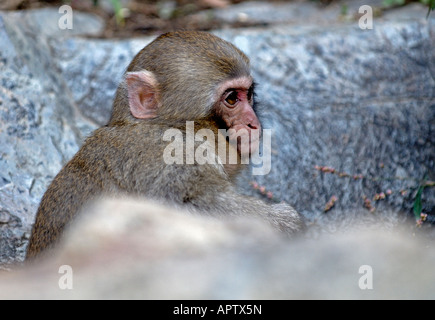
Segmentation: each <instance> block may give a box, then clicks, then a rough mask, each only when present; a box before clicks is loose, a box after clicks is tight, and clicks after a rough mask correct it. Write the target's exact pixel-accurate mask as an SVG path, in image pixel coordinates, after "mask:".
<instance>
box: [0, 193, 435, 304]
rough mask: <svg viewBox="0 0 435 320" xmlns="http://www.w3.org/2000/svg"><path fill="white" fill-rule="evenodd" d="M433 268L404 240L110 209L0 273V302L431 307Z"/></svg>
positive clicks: (429, 254) (112, 205)
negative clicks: (306, 233) (349, 302)
mask: <svg viewBox="0 0 435 320" xmlns="http://www.w3.org/2000/svg"><path fill="white" fill-rule="evenodd" d="M434 264H435V252H434V251H433V250H430V251H428V250H427V243H426V242H424V241H421V239H417V238H416V237H413V236H412V234H411V233H410V232H409V230H402V231H400V230H395V232H386V231H385V230H379V229H373V228H370V227H368V228H366V230H364V231H361V230H360V231H352V232H348V233H341V232H339V233H337V234H335V235H330V236H326V235H323V236H322V237H321V238H320V239H317V240H313V239H304V238H300V239H293V240H289V239H284V238H281V237H279V236H278V235H277V234H276V233H275V231H274V230H272V229H271V228H269V227H268V226H266V225H265V224H264V223H263V222H262V221H256V220H253V219H240V220H232V221H231V220H217V219H213V218H211V217H205V216H192V215H190V214H188V213H184V212H180V211H175V210H171V209H168V208H165V207H163V206H160V205H157V204H153V203H147V202H136V201H132V200H118V201H113V200H111V201H105V202H102V203H99V204H98V205H97V206H95V207H94V208H93V209H90V210H87V212H86V215H83V216H82V219H79V220H78V221H77V223H76V225H75V226H74V228H72V229H70V230H69V232H67V234H66V238H65V241H64V242H63V243H62V245H61V246H60V247H59V248H58V250H56V252H55V253H54V255H53V256H52V257H50V258H49V259H47V260H45V261H42V262H39V263H36V264H35V265H30V266H28V267H27V268H24V269H22V270H15V271H12V272H4V273H3V274H1V273H0V299H23V298H24V299H433V298H435V273H434V272H433V266H434ZM62 266H63V267H62ZM64 266H67V267H64ZM367 266H369V268H371V269H370V270H371V271H367V269H364V268H368V267H367ZM361 267H362V268H363V269H361V270H360V268H361ZM64 268H68V269H64ZM65 270H68V271H67V273H66V271H65ZM71 272H72V273H71ZM369 272H370V274H372V275H373V276H372V278H367V277H370V274H369ZM67 275H68V276H69V275H72V276H71V278H69V280H68V281H69V282H68V281H67V280H66V278H65V277H66V276H67ZM66 284H70V285H72V289H62V288H65V285H66ZM360 284H361V286H362V288H365V287H364V286H365V285H369V286H370V287H371V288H372V289H361V287H360ZM160 311H161V312H164V311H163V310H160Z"/></svg>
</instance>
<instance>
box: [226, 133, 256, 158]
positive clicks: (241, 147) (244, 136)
mask: <svg viewBox="0 0 435 320" xmlns="http://www.w3.org/2000/svg"><path fill="white" fill-rule="evenodd" d="M260 136H261V132H260V130H259V129H246V128H241V129H239V130H236V129H231V130H229V135H228V139H229V142H230V143H231V144H237V151H238V152H239V154H240V155H241V156H242V157H246V156H249V155H251V154H252V153H254V152H256V151H257V150H258V149H259V147H260Z"/></svg>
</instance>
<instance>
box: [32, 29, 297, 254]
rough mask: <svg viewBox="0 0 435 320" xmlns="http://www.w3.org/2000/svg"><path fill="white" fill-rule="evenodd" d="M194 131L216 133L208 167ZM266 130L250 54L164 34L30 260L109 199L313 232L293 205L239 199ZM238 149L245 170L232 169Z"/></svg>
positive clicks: (132, 68) (64, 186)
mask: <svg viewBox="0 0 435 320" xmlns="http://www.w3.org/2000/svg"><path fill="white" fill-rule="evenodd" d="M189 126H190V127H191V128H192V129H193V130H194V133H195V135H197V134H202V136H207V138H208V137H209V136H210V134H208V133H210V132H212V133H214V141H208V140H209V139H207V143H208V146H209V147H210V148H206V150H204V153H205V154H207V157H206V160H207V161H198V159H195V157H194V154H195V153H196V151H197V148H199V147H204V141H196V139H194V140H193V141H191V142H189V139H188V137H187V135H188V132H187V131H188V130H187V128H189ZM201 130H202V131H201ZM204 130H206V131H204ZM222 130H225V132H226V136H225V139H224V140H223V141H224V142H225V144H224V147H225V149H226V152H225V153H223V154H222V152H221V149H222V144H221V143H218V141H222V139H219V137H222V135H223V133H222ZM260 130H261V124H260V121H259V119H258V117H257V114H256V112H255V108H254V81H253V78H252V76H251V74H250V66H249V59H248V58H247V57H246V55H245V54H243V53H242V52H241V51H240V50H239V49H238V48H236V47H235V46H234V45H232V44H231V43H229V42H227V41H224V40H222V39H220V38H218V37H217V36H214V35H212V34H209V33H205V32H191V31H185V32H172V33H166V34H163V35H161V36H160V37H158V38H157V39H155V40H154V41H153V42H151V43H150V44H149V45H147V46H146V47H145V48H143V49H142V50H141V51H140V52H139V53H138V54H137V55H136V56H135V57H134V59H133V61H132V62H131V63H130V65H129V66H128V68H127V70H126V72H125V75H124V77H123V80H122V82H121V84H120V85H119V87H118V90H117V92H116V96H115V100H114V103H113V111H112V116H111V118H110V120H109V123H108V124H107V125H105V126H104V127H102V128H99V129H97V130H96V131H95V132H94V133H93V134H92V135H91V136H90V137H89V138H88V139H87V140H86V142H85V143H84V145H83V146H82V147H81V149H80V150H79V151H78V152H77V154H76V155H75V156H74V157H73V159H72V160H71V161H70V162H69V163H67V164H66V166H65V167H64V168H63V169H62V170H61V171H60V173H59V174H58V175H57V176H56V177H55V178H54V180H53V181H52V183H51V185H50V186H49V188H48V190H47V191H46V193H45V194H44V196H43V198H42V200H41V203H40V206H39V209H38V212H37V215H36V221H35V224H34V227H33V230H32V234H31V238H30V242H29V245H28V250H27V258H28V259H29V258H32V257H35V256H36V255H38V254H39V253H40V252H41V251H43V250H44V249H46V248H48V247H51V246H52V245H53V244H55V243H56V240H57V239H58V238H59V236H60V235H61V234H62V232H63V230H64V228H65V226H67V225H68V224H69V223H70V221H71V220H73V219H74V217H75V216H76V215H77V213H78V212H79V211H80V209H81V208H82V207H83V205H84V204H86V203H88V202H89V201H91V200H94V199H96V198H97V197H100V196H103V195H104V196H118V195H130V196H136V197H139V198H145V199H152V200H157V201H160V202H163V203H166V204H170V205H173V206H176V207H177V206H178V207H183V208H185V209H187V210H189V211H191V212H200V213H205V214H207V215H215V216H221V217H224V216H249V215H255V216H260V217H263V218H265V219H266V220H267V221H269V222H270V223H271V224H272V225H273V226H275V227H277V228H278V229H279V230H281V231H282V232H284V233H286V234H293V233H295V232H297V231H299V230H301V229H303V227H304V223H303V219H302V218H301V216H300V215H299V214H298V213H297V212H296V211H295V210H294V209H293V208H292V207H291V206H289V205H287V204H284V203H281V204H274V205H271V204H267V203H265V202H263V201H261V200H259V199H255V198H251V197H247V196H242V195H240V194H238V193H237V191H236V188H235V186H234V178H235V177H236V176H237V174H238V173H239V171H240V170H241V169H242V167H244V165H242V164H241V162H242V161H240V160H241V159H242V158H245V159H246V158H247V157H248V158H249V156H250V155H251V154H252V153H253V152H255V151H257V149H258V147H259V132H260ZM171 132H172V133H174V132H175V133H177V134H178V135H176V134H174V135H173V137H174V139H173V140H172V138H169V139H167V138H168V133H171ZM204 132H205V133H207V134H206V135H204ZM169 136H171V134H169ZM165 137H166V139H165ZM189 143H190V144H191V146H190V147H191V148H190V149H189V148H188V146H187V145H188V144H189ZM179 144H183V145H184V144H186V147H185V148H184V149H181V150H185V152H184V153H182V154H181V158H180V157H179V159H178V160H177V159H175V160H174V159H173V158H171V159H169V160H168V159H167V156H168V154H174V153H177V148H176V146H177V145H179ZM213 146H215V147H216V148H213ZM168 147H171V148H172V149H173V150H172V151H174V152H169V153H168V149H167V148H168ZM210 150H215V152H214V153H213V152H210ZM231 150H232V151H234V150H236V154H237V159H238V161H237V162H236V163H234V161H233V162H231V161H228V160H229V159H230V158H231V157H230V153H231ZM217 151H219V152H217ZM192 153H194V154H192ZM200 154H203V153H202V152H200ZM211 160H213V161H211Z"/></svg>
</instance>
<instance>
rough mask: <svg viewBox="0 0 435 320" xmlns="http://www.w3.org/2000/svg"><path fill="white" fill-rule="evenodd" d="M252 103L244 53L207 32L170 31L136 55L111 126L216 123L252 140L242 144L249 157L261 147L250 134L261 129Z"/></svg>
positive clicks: (252, 86)
mask: <svg viewBox="0 0 435 320" xmlns="http://www.w3.org/2000/svg"><path fill="white" fill-rule="evenodd" d="M253 100H254V82H253V78H252V76H251V75H250V67H249V59H248V58H247V57H246V55H245V54H244V53H243V52H242V51H240V50H239V49H238V48H236V47H235V46H234V45H232V44H231V43H229V42H227V41H225V40H222V39H220V38H219V37H216V36H214V35H212V34H209V33H206V32H196V31H184V32H171V33H166V34H163V35H161V36H160V37H158V38H157V39H155V40H154V41H153V42H151V43H150V44H149V45H147V46H146V47H145V48H143V49H142V50H141V51H140V52H139V53H138V54H137V55H136V56H135V57H134V59H133V61H132V62H131V63H130V65H129V66H128V68H127V71H126V74H125V77H124V80H123V82H122V83H121V85H120V86H119V88H118V91H117V95H116V98H115V103H114V107H113V113H112V118H111V120H110V122H109V125H119V124H125V123H137V122H138V121H150V122H162V123H171V122H172V123H173V122H177V123H180V122H182V121H195V120H204V119H215V121H216V123H217V124H218V125H219V128H220V129H227V130H228V129H234V130H230V131H229V134H230V139H231V135H238V136H239V137H243V135H248V136H249V137H251V138H250V139H248V140H249V148H248V149H246V146H245V147H243V148H242V147H241V146H240V145H238V149H239V152H240V153H241V154H246V153H250V152H252V151H253V150H255V149H256V148H257V147H258V135H252V134H251V133H252V131H253V130H256V133H258V132H260V129H261V125H260V122H259V120H258V118H257V115H256V113H255V111H254V109H253V103H254V101H253ZM252 137H256V138H252ZM241 140H243V138H242V139H241Z"/></svg>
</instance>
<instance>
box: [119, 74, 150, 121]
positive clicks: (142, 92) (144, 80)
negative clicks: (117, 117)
mask: <svg viewBox="0 0 435 320" xmlns="http://www.w3.org/2000/svg"><path fill="white" fill-rule="evenodd" d="M125 82H126V83H127V91H128V104H129V107H130V112H131V114H132V115H133V116H134V117H135V118H138V119H150V118H154V117H155V116H157V107H158V101H157V93H158V92H157V80H156V78H155V77H154V75H153V74H152V73H151V72H149V71H146V70H143V71H137V72H128V73H127V74H126V75H125Z"/></svg>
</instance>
